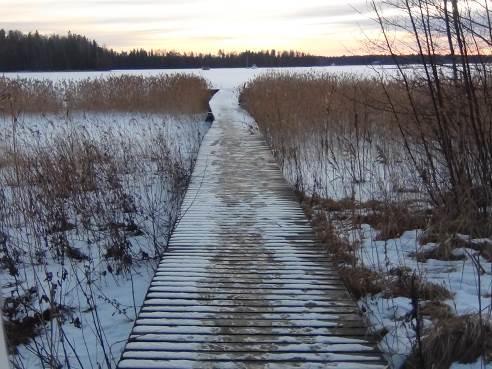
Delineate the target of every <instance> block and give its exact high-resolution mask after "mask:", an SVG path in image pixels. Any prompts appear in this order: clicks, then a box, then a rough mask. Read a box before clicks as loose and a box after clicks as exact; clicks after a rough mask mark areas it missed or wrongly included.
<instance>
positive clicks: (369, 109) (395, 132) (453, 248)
mask: <svg viewBox="0 0 492 369" xmlns="http://www.w3.org/2000/svg"><path fill="white" fill-rule="evenodd" d="M476 86H481V88H480V89H477V90H476V98H477V99H478V100H483V101H485V100H487V96H488V94H487V91H488V90H487V88H488V87H486V86H484V85H483V83H482V82H477V85H476ZM461 87H462V86H460V82H459V81H452V80H451V79H446V77H445V75H443V79H442V81H441V84H440V88H441V90H440V96H441V98H443V99H445V101H446V103H445V104H444V103H442V104H441V106H442V107H443V108H444V107H446V109H445V110H442V111H440V114H442V115H440V116H436V114H435V100H434V98H433V96H432V95H431V94H430V93H429V92H428V89H427V85H426V83H425V79H422V78H421V77H419V75H418V73H416V74H414V75H413V76H409V75H408V76H407V75H405V76H404V78H402V79H399V78H393V77H391V75H385V76H381V78H372V79H371V78H360V77H355V76H350V75H336V76H334V75H329V74H311V73H307V74H290V73H273V74H269V75H268V74H267V75H263V76H260V77H258V78H256V79H255V80H253V81H251V82H250V83H248V84H247V85H246V86H244V88H243V89H242V91H241V97H240V100H241V103H242V105H243V106H244V107H245V108H246V109H247V110H248V111H249V113H250V114H251V115H252V116H253V117H254V118H255V120H256V121H257V123H258V126H259V129H260V131H261V132H262V133H263V135H264V137H265V138H266V140H267V142H268V143H269V145H270V146H271V148H272V151H273V153H274V155H275V157H276V158H277V160H278V162H279V164H280V165H281V167H282V169H283V172H284V174H285V176H286V178H287V179H288V180H289V181H290V183H292V185H294V186H295V187H296V189H297V190H298V192H299V194H300V195H301V201H302V204H303V206H304V209H305V212H306V214H307V215H308V217H310V219H311V221H312V224H313V227H314V229H315V231H316V233H317V235H318V237H319V238H320V239H321V240H322V241H323V242H324V244H325V245H326V246H327V247H328V248H329V250H330V251H331V252H332V253H333V255H334V256H335V260H336V261H337V264H338V266H339V270H340V275H341V277H342V279H343V280H344V282H345V284H346V285H347V287H348V288H349V290H350V291H351V292H352V294H353V295H354V297H355V298H357V299H358V300H359V303H360V305H361V306H363V307H364V310H365V311H366V312H367V318H368V320H369V321H370V323H371V326H372V329H373V331H374V332H375V333H376V334H378V335H379V336H380V339H381V344H380V347H381V349H382V350H383V351H384V353H385V355H386V357H387V358H388V359H389V360H390V362H391V364H392V365H393V367H394V368H400V367H406V368H420V367H422V368H424V367H425V368H427V367H428V368H431V367H439V368H443V369H448V368H449V367H450V366H451V365H452V363H454V362H456V361H464V362H473V361H475V360H482V361H483V362H485V361H487V360H488V359H487V358H490V355H491V352H492V351H491V347H490V340H488V339H487V340H467V341H466V342H465V341H463V340H461V339H459V338H458V337H470V336H473V335H474V334H475V333H476V334H478V335H479V336H480V337H482V336H486V335H487V334H488V333H487V332H490V329H491V328H490V327H491V326H492V324H491V323H490V319H491V318H490V317H491V313H492V300H491V299H490V296H492V290H491V286H492V274H491V273H490V270H492V257H491V256H492V254H491V253H490V250H491V249H490V247H492V239H491V238H490V234H491V228H490V227H491V224H492V222H491V219H490V217H488V215H487V213H488V212H489V210H487V209H490V207H491V206H492V202H491V200H490V199H491V197H490V194H491V193H492V191H491V190H492V188H491V187H490V185H489V183H488V181H489V178H488V177H487V179H486V176H484V175H483V173H485V172H486V171H487V170H488V167H489V165H490V162H489V161H487V160H485V158H487V157H488V155H490V152H489V151H488V148H487V147H483V146H481V145H480V144H479V143H480V142H481V141H482V140H484V142H486V141H487V139H486V137H485V136H481V135H479V136H477V135H476V133H477V132H478V131H477V127H478V126H477V125H476V126H475V127H474V125H473V124H471V123H470V124H468V125H467V123H466V122H467V119H468V118H469V113H467V112H466V109H465V108H466V106H464V105H463V103H462V102H463V101H464V99H466V94H464V92H463V91H464V90H463V89H462V88H461ZM465 105H466V104H465ZM476 107H477V109H476V110H474V112H473V114H474V116H475V117H480V119H479V121H480V122H481V125H480V127H481V128H480V129H479V131H481V132H482V133H484V134H485V135H488V134H489V133H490V132H492V125H491V124H490V122H491V121H490V119H491V117H492V115H490V114H489V110H490V105H488V104H485V103H484V104H478V105H476ZM442 117H445V118H446V121H445V122H444V121H443V120H442ZM476 119H478V118H476ZM487 122H488V123H487ZM486 132H487V133H486ZM486 152H487V153H486ZM484 160H485V161H484ZM458 177H459V178H461V179H460V180H459V181H456V180H455V179H456V178H458ZM453 178H455V179H453ZM458 183H460V185H458ZM476 237H478V238H476ZM464 281H466V282H464ZM463 284H466V287H465V289H466V292H465V291H464V287H463ZM403 312H404V313H403ZM477 324H478V326H479V327H480V329H478V331H477V330H476V327H477ZM432 327H438V331H439V333H436V332H437V331H436V330H433V329H432ZM471 327H474V328H471ZM472 330H475V331H472ZM480 358H482V359H480Z"/></svg>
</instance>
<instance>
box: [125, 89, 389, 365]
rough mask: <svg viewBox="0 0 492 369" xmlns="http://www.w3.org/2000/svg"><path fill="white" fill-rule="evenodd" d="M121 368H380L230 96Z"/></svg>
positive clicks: (216, 105)
mask: <svg viewBox="0 0 492 369" xmlns="http://www.w3.org/2000/svg"><path fill="white" fill-rule="evenodd" d="M210 105H211V108H212V111H213V114H214V116H215V118H216V121H215V122H214V124H213V126H212V128H211V129H210V130H209V132H208V133H207V136H206V137H205V139H204V141H203V144H202V147H201V149H200V153H199V157H198V161H197V164H196V167H195V170H194V174H193V178H192V182H191V185H190V188H189V189H188V192H187V195H186V198H185V201H184V204H183V206H182V219H181V221H180V222H179V224H178V226H177V228H176V231H175V233H174V235H173V237H172V240H171V243H170V247H169V250H168V252H167V254H166V255H165V256H164V257H163V259H162V261H161V263H160V266H159V268H158V271H157V273H156V275H155V277H154V279H153V281H152V284H151V286H150V289H149V291H148V294H147V297H146V300H145V302H144V305H143V308H142V310H141V312H140V314H139V317H138V319H137V321H136V324H135V327H134V329H133V331H132V334H131V336H130V339H129V342H128V344H127V346H126V349H125V351H124V353H123V356H122V360H121V362H120V364H119V368H121V369H123V368H133V369H137V368H138V369H144V368H175V369H176V368H183V369H184V368H186V369H189V368H234V369H238V368H310V369H314V368H326V367H331V366H336V367H337V368H344V369H349V368H353V369H364V368H365V369H369V368H374V369H375V368H383V367H385V365H386V364H385V362H384V360H383V359H382V357H381V355H380V353H379V352H378V351H377V349H376V348H375V344H374V343H373V342H372V341H371V340H370V339H368V337H367V335H366V332H367V329H366V327H365V326H364V324H363V322H362V320H361V319H360V317H359V315H358V311H357V308H356V306H355V303H354V302H353V300H352V299H351V298H350V296H349V295H348V293H347V291H346V289H345V287H344V286H343V284H342V282H341V281H340V279H339V277H338V275H337V272H336V269H335V267H334V266H333V265H332V262H331V259H330V257H329V255H328V254H327V253H326V252H325V251H324V250H323V249H322V248H321V247H320V246H318V245H317V244H316V239H315V235H314V233H313V230H312V229H311V226H310V224H309V223H308V221H307V220H306V218H305V216H304V214H303V212H302V210H301V208H300V206H299V204H298V202H297V199H296V197H295V195H294V193H293V192H292V190H291V188H290V187H289V186H288V185H287V183H286V182H285V180H284V178H283V177H282V174H281V172H280V169H279V168H278V166H277V164H276V163H275V161H274V159H273V157H272V155H271V152H270V150H269V148H268V147H267V145H266V143H265V142H264V140H263V138H262V137H261V136H260V135H259V134H258V133H256V132H255V131H254V130H251V128H250V126H249V125H248V124H246V122H250V121H251V118H250V117H249V116H248V115H247V113H246V112H244V111H243V110H242V109H241V108H240V107H239V105H238V101H237V96H236V95H235V94H234V93H233V92H232V91H229V90H221V91H219V92H218V93H217V94H216V95H215V96H214V98H213V99H212V101H211V104H210Z"/></svg>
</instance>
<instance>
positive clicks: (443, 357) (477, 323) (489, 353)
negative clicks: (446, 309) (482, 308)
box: [404, 315, 492, 369]
mask: <svg viewBox="0 0 492 369" xmlns="http://www.w3.org/2000/svg"><path fill="white" fill-rule="evenodd" d="M488 319H489V318H488V317H482V318H480V317H479V316H477V315H464V316H458V317H451V318H448V319H442V320H440V321H438V322H437V323H436V324H435V326H434V327H432V329H431V330H429V331H428V332H427V333H426V334H425V336H424V337H423V340H422V345H421V348H422V353H421V354H422V355H421V354H420V353H419V352H418V350H414V352H413V353H412V355H411V356H410V357H409V358H408V360H407V361H406V363H405V365H404V368H405V369H449V367H450V366H451V364H452V363H454V362H460V363H464V364H467V363H474V362H475V361H477V359H478V358H479V357H480V356H485V358H486V360H492V324H491V322H490V320H488Z"/></svg>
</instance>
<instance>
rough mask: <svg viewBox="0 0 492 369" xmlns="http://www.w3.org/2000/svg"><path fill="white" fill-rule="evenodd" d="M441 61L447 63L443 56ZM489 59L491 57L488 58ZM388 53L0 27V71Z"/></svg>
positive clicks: (227, 64) (311, 60) (376, 60)
mask: <svg viewBox="0 0 492 369" xmlns="http://www.w3.org/2000/svg"><path fill="white" fill-rule="evenodd" d="M441 59H442V60H440V62H442V63H446V62H449V61H450V60H449V58H448V57H446V56H442V57H441ZM487 61H489V62H492V58H490V57H488V60H487ZM394 62H395V60H394V59H393V58H392V57H391V56H388V55H355V56H338V57H325V56H315V55H310V54H306V53H303V52H299V51H276V50H267V51H244V52H241V53H225V52H223V51H219V52H218V53H217V54H202V53H192V52H191V53H178V52H174V51H154V50H151V51H146V50H143V49H139V50H137V49H135V50H132V51H129V52H126V51H122V52H117V51H114V50H112V49H107V48H105V47H102V46H100V45H99V44H98V43H97V42H96V41H93V40H89V39H88V38H87V37H85V36H81V35H76V34H72V33H70V32H69V33H68V35H67V36H59V35H51V36H43V35H40V34H39V33H38V32H35V33H28V34H24V33H22V32H20V31H8V32H7V31H5V30H3V29H0V71H2V72H8V71H23V70H24V71H25V70H29V71H52V70H53V71H54V70H57V71H58V70H107V69H149V68H156V69H157V68H174V69H177V68H203V67H209V68H236V67H251V66H253V65H256V66H258V67H308V66H327V65H333V64H335V65H369V64H394ZM398 62H399V63H401V64H418V63H420V62H421V59H420V57H419V56H417V55H406V56H399V57H398Z"/></svg>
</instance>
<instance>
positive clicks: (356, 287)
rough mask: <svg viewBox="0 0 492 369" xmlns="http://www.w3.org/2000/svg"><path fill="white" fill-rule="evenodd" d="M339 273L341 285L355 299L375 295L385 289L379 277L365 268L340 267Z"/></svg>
mask: <svg viewBox="0 0 492 369" xmlns="http://www.w3.org/2000/svg"><path fill="white" fill-rule="evenodd" d="M339 273H340V277H341V278H342V280H343V283H344V284H345V286H346V287H347V288H348V290H349V291H350V293H351V294H352V296H354V297H355V298H356V299H360V298H361V297H363V296H367V295H375V294H377V293H380V292H382V291H383V290H384V288H385V287H384V283H383V280H382V278H381V275H379V273H377V272H375V271H372V270H370V269H368V268H365V267H361V266H358V267H342V268H340V269H339Z"/></svg>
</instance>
